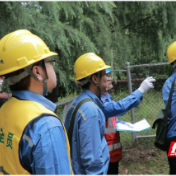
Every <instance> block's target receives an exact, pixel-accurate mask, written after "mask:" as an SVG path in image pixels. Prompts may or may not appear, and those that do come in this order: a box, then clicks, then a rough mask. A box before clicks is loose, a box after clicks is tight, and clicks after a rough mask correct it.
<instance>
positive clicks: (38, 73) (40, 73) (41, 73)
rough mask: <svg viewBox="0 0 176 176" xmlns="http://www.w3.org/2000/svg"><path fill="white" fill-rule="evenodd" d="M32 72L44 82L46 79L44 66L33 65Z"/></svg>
mask: <svg viewBox="0 0 176 176" xmlns="http://www.w3.org/2000/svg"><path fill="white" fill-rule="evenodd" d="M32 72H33V73H34V75H35V76H36V77H37V78H38V80H39V81H40V82H43V81H44V70H43V68H42V67H40V66H37V65H35V66H33V68H32Z"/></svg>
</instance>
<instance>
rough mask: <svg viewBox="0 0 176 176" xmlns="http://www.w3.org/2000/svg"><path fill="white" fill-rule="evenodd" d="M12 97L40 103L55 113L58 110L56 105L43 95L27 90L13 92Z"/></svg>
mask: <svg viewBox="0 0 176 176" xmlns="http://www.w3.org/2000/svg"><path fill="white" fill-rule="evenodd" d="M12 96H13V97H17V98H19V99H22V100H31V101H35V102H38V103H40V104H42V105H43V106H45V107H46V108H48V109H50V110H51V111H54V110H55V109H56V105H55V104H54V103H53V102H51V101H50V100H48V99H47V98H45V97H44V96H43V95H40V94H37V93H34V92H30V91H27V90H22V91H13V92H12Z"/></svg>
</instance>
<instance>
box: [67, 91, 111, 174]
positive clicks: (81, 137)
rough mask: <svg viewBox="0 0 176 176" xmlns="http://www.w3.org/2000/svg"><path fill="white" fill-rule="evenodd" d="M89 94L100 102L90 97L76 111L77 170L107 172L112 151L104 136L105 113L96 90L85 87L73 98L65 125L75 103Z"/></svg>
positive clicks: (74, 151)
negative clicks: (95, 92)
mask: <svg viewBox="0 0 176 176" xmlns="http://www.w3.org/2000/svg"><path fill="white" fill-rule="evenodd" d="M85 98H91V99H93V100H94V101H95V102H96V103H97V104H98V106H97V105H96V104H95V103H94V102H91V101H89V102H86V103H84V104H83V105H82V106H81V107H80V108H79V110H78V111H77V113H76V117H75V122H74V129H73V135H72V152H71V158H72V168H73V172H74V174H77V175H87V174H88V175H98V174H107V170H108V166H109V151H108V146H107V143H106V140H105V137H104V131H105V116H104V114H103V112H102V111H101V109H100V108H99V106H100V107H102V106H103V104H102V102H101V101H100V100H99V98H98V97H97V96H96V95H95V94H94V93H92V92H91V91H89V90H86V89H85V90H83V92H82V93H81V94H80V95H79V96H78V97H77V98H76V99H75V100H74V101H73V102H72V104H71V107H70V108H69V110H68V112H67V115H66V120H65V127H66V130H67V131H68V129H69V125H70V121H71V117H72V113H73V111H74V109H75V107H76V106H77V104H78V103H79V102H80V101H81V100H83V99H85Z"/></svg>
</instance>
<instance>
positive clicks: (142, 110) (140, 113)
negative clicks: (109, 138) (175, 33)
mask: <svg viewBox="0 0 176 176" xmlns="http://www.w3.org/2000/svg"><path fill="white" fill-rule="evenodd" d="M169 69H171V66H170V65H168V63H161V64H148V65H147V64H145V65H141V66H140V65H137V66H134V65H133V66H131V67H130V74H131V85H132V91H135V90H136V89H138V88H139V86H140V84H141V82H142V81H143V80H144V79H145V78H146V77H147V76H153V77H156V82H155V83H154V89H150V90H149V91H148V92H147V93H145V94H144V95H143V100H142V102H141V103H140V104H139V105H138V106H137V107H135V108H134V109H133V111H134V118H132V114H131V111H129V112H127V113H126V114H125V115H124V116H122V117H118V118H119V119H120V120H124V121H128V122H132V123H134V122H138V121H140V120H142V119H146V120H147V121H148V123H149V124H150V125H151V126H152V124H153V122H154V120H155V117H156V115H157V113H158V112H159V110H160V109H161V108H164V103H163V100H162V86H163V84H164V82H165V80H166V79H167V78H168V76H169V75H168V76H167V74H165V72H167V73H168V70H169ZM114 75H115V74H114ZM114 77H115V76H114ZM123 77H126V72H121V74H120V78H123ZM118 78H119V74H118ZM113 84H114V88H113V90H112V91H111V95H112V97H113V100H114V101H119V100H121V99H123V98H125V97H126V96H128V95H129V87H128V85H129V83H128V79H118V80H116V79H114V83H113ZM74 98H75V97H72V98H69V99H67V100H64V101H60V102H57V103H56V105H57V110H56V112H57V114H58V115H59V117H60V118H61V119H62V121H63V122H64V121H65V117H66V113H67V111H68V108H69V106H70V104H71V102H72V101H73V100H74ZM120 137H121V143H122V146H123V150H127V149H129V147H131V146H132V144H133V142H134V140H135V141H136V140H138V141H140V142H142V143H144V144H148V143H150V142H152V143H153V139H154V137H155V130H154V129H152V128H151V129H149V130H146V131H142V132H138V133H131V132H121V133H120Z"/></svg>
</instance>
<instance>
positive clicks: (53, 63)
mask: <svg viewBox="0 0 176 176" xmlns="http://www.w3.org/2000/svg"><path fill="white" fill-rule="evenodd" d="M46 63H50V64H51V65H55V64H56V60H55V59H52V60H48V61H46Z"/></svg>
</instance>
